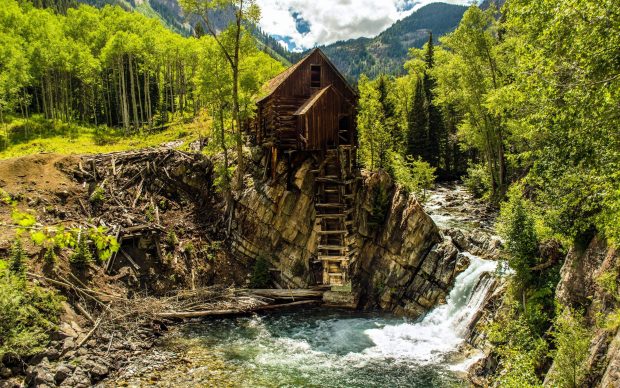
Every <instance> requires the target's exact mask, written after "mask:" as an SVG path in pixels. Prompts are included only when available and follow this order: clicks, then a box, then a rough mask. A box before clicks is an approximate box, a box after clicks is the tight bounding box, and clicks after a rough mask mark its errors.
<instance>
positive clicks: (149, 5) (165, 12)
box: [37, 0, 290, 65]
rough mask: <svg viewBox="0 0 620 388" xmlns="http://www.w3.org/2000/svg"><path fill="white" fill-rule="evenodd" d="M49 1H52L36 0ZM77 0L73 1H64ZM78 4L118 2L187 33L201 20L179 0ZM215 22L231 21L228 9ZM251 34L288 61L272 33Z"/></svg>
mask: <svg viewBox="0 0 620 388" xmlns="http://www.w3.org/2000/svg"><path fill="white" fill-rule="evenodd" d="M37 1H50V0H37ZM51 1H59V0H51ZM62 1H74V0H62ZM77 1H78V2H79V3H83V4H88V5H92V6H94V7H97V8H102V7H104V6H106V5H118V6H120V7H122V8H123V9H125V10H127V11H136V12H140V13H141V14H144V15H146V16H148V17H152V18H155V19H159V20H160V21H161V22H162V23H163V24H164V25H165V26H166V27H168V28H169V29H171V30H172V31H174V32H177V33H179V34H181V35H184V36H189V35H191V34H193V33H194V26H196V25H197V24H198V23H199V22H200V21H199V19H198V18H195V17H187V16H186V15H185V14H184V13H183V10H182V9H181V6H180V5H179V2H178V0H77ZM212 16H213V21H214V25H215V27H216V28H217V29H222V28H224V27H225V26H226V25H228V23H229V21H230V20H231V18H232V16H231V14H228V13H227V12H217V13H215V14H213V15H212ZM252 33H253V35H254V37H255V38H256V40H257V42H258V46H259V48H260V49H261V50H263V51H265V52H267V53H268V54H270V55H271V56H272V57H274V58H275V59H277V60H279V61H281V62H282V63H284V64H287V65H288V64H289V63H288V59H289V58H288V56H289V54H290V53H289V52H288V51H286V49H284V48H283V47H282V46H281V45H280V44H279V43H278V41H277V40H276V39H274V38H273V37H272V36H271V35H269V34H266V33H264V32H262V31H261V30H260V29H259V28H252Z"/></svg>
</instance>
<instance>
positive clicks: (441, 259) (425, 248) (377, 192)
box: [231, 158, 465, 317]
mask: <svg viewBox="0 0 620 388" xmlns="http://www.w3.org/2000/svg"><path fill="white" fill-rule="evenodd" d="M265 162H266V161H265V160H264V159H263V160H262V161H259V160H256V163H255V164H254V165H253V169H252V170H251V171H250V174H249V175H248V176H247V180H246V183H247V187H248V188H247V189H246V190H244V191H243V192H240V193H236V194H235V198H236V206H235V216H234V221H233V225H232V230H233V233H232V244H231V245H232V248H233V252H234V253H236V254H238V255H242V256H245V257H247V258H249V259H257V258H259V257H263V258H265V259H267V260H269V261H270V262H271V264H272V266H273V267H274V270H275V271H276V272H277V274H276V276H275V277H276V282H278V284H280V285H282V286H285V287H286V286H290V287H305V286H308V285H312V284H316V283H317V280H319V279H320V277H319V275H320V264H318V263H314V261H315V259H316V253H317V226H316V225H315V211H314V175H313V173H312V172H311V170H312V169H313V165H314V160H313V159H310V158H308V159H299V160H294V161H293V165H294V166H295V167H294V168H293V169H292V171H291V175H290V176H288V175H287V169H286V164H285V163H283V162H281V163H280V164H279V165H278V167H277V169H276V174H275V175H276V179H275V180H274V179H271V178H270V179H266V178H265V177H264V173H263V172H262V167H261V166H264V163H265ZM355 224H356V233H355V236H354V237H355V239H356V240H357V242H358V244H357V246H358V247H359V252H360V253H359V255H358V257H357V259H356V260H355V261H354V262H353V263H352V265H351V276H352V282H353V291H354V293H355V295H356V297H357V298H356V299H357V301H358V305H359V306H360V307H365V308H380V309H382V310H385V311H393V312H395V313H398V314H403V315H408V316H413V317H417V316H419V315H421V314H423V313H424V312H426V311H427V310H428V309H430V308H432V307H433V306H435V305H436V304H437V303H440V302H442V301H444V300H445V297H446V296H447V294H448V292H449V289H450V287H451V284H452V282H453V281H454V278H455V276H456V275H457V273H458V270H460V269H463V268H462V267H463V265H464V264H465V260H464V259H463V260H460V259H459V258H460V257H461V256H459V253H458V250H457V248H456V246H455V245H454V244H453V243H452V241H451V238H449V237H445V238H444V237H443V236H442V234H441V232H440V231H439V229H438V228H437V226H436V225H435V224H434V223H433V221H432V219H431V218H430V217H429V216H428V215H426V214H425V213H424V210H423V209H422V207H421V206H420V204H419V203H418V202H417V201H416V200H415V199H414V198H412V197H411V196H408V195H406V194H405V193H404V192H402V191H401V190H399V189H398V188H397V187H396V186H395V185H394V183H393V182H392V180H391V179H390V178H389V176H388V175H387V174H368V175H364V176H362V177H361V179H360V180H359V183H358V187H357V196H356V222H355ZM459 263H460V264H461V265H459Z"/></svg>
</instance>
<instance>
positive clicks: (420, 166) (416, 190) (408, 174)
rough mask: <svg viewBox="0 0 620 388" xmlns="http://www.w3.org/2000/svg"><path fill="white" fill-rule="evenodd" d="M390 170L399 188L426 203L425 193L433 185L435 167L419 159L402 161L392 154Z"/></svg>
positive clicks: (408, 157) (399, 157) (409, 158)
mask: <svg viewBox="0 0 620 388" xmlns="http://www.w3.org/2000/svg"><path fill="white" fill-rule="evenodd" d="M391 169H392V175H393V176H394V179H395V180H396V182H397V183H398V184H399V185H401V187H403V188H404V189H405V190H406V191H407V192H408V193H412V194H415V195H416V197H417V198H418V199H419V200H420V201H421V202H424V201H426V191H427V190H429V189H430V188H431V187H432V186H433V183H435V170H436V168H435V167H431V165H430V164H428V162H425V161H424V160H422V159H421V158H418V159H414V158H412V157H410V156H407V157H406V158H405V159H403V158H402V157H401V156H400V155H398V154H394V155H393V156H392V165H391Z"/></svg>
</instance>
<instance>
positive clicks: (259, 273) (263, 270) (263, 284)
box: [250, 257, 271, 288]
mask: <svg viewBox="0 0 620 388" xmlns="http://www.w3.org/2000/svg"><path fill="white" fill-rule="evenodd" d="M270 283H271V274H270V273H269V261H267V259H265V258H264V257H259V258H258V259H256V261H255V262H254V267H253V268H252V276H251V278H250V286H251V287H252V288H267V287H269V284H270Z"/></svg>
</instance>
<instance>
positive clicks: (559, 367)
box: [547, 307, 592, 388]
mask: <svg viewBox="0 0 620 388" xmlns="http://www.w3.org/2000/svg"><path fill="white" fill-rule="evenodd" d="M559 310H560V311H559V312H558V314H557V316H556V319H555V323H554V326H553V331H552V334H553V343H554V344H555V350H554V351H553V352H552V355H553V368H552V369H551V371H550V373H549V375H548V376H547V378H548V380H549V383H550V385H552V386H558V387H568V388H577V387H581V386H583V385H582V381H583V379H584V377H585V375H586V372H587V364H586V360H587V358H588V355H589V352H588V349H589V346H590V338H591V337H592V333H591V332H590V331H589V330H588V329H587V328H586V327H585V325H584V322H583V318H582V317H581V316H580V315H579V314H578V313H577V312H575V311H573V310H571V309H570V308H568V307H560V308H559Z"/></svg>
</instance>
